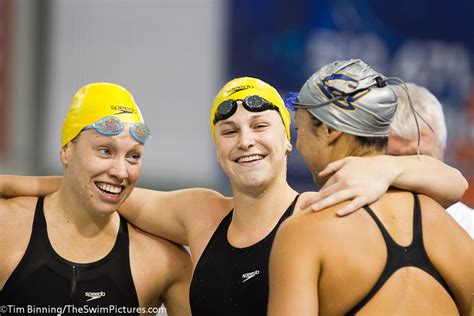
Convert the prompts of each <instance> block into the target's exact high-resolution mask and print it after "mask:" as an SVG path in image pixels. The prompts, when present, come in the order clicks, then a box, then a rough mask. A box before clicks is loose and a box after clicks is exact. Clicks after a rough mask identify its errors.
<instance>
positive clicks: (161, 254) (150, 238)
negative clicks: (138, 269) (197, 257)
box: [128, 224, 190, 267]
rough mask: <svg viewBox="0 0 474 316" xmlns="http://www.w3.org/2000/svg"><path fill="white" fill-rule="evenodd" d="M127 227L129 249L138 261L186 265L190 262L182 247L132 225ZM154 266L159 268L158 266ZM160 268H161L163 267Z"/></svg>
mask: <svg viewBox="0 0 474 316" xmlns="http://www.w3.org/2000/svg"><path fill="white" fill-rule="evenodd" d="M128 227H129V232H130V233H129V236H130V237H129V238H130V244H131V248H132V249H134V254H136V255H137V256H139V258H140V259H139V260H140V261H143V262H155V263H156V262H162V263H163V262H166V263H168V262H169V261H170V260H171V261H173V262H175V263H178V262H179V261H182V262H183V263H184V264H187V263H188V260H190V259H189V254H188V252H187V251H186V249H185V248H184V247H183V246H181V245H178V244H175V243H173V242H170V241H168V240H166V239H163V238H161V237H158V236H155V235H152V234H149V233H147V232H144V231H143V230H141V229H139V228H137V227H135V226H133V225H132V224H129V226H128ZM132 255H133V254H132ZM154 265H155V266H157V267H158V266H160V265H159V264H154ZM161 266H162V267H163V265H161Z"/></svg>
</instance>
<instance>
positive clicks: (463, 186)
mask: <svg viewBox="0 0 474 316" xmlns="http://www.w3.org/2000/svg"><path fill="white" fill-rule="evenodd" d="M385 157H386V159H388V160H389V165H391V166H393V167H394V168H395V169H396V170H398V176H397V177H396V178H395V180H394V181H393V183H392V186H394V187H397V188H400V189H404V190H410V191H415V192H418V193H422V194H425V195H428V196H430V197H431V198H433V199H434V200H436V201H437V202H438V203H439V204H441V205H442V206H444V207H448V206H450V205H451V204H453V203H455V202H457V201H459V200H460V199H461V198H462V196H463V195H464V193H465V192H466V190H467V187H468V184H467V181H466V179H465V178H464V177H463V175H462V174H461V173H460V172H459V170H457V169H455V168H453V167H450V166H448V165H447V164H445V163H443V162H441V161H439V160H437V159H435V158H432V157H430V156H424V155H421V156H419V157H417V156H398V157H393V156H385Z"/></svg>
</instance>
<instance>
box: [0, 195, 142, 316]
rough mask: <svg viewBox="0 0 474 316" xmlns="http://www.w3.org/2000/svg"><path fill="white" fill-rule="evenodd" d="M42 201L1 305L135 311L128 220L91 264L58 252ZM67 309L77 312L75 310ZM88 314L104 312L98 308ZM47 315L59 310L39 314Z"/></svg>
mask: <svg viewBox="0 0 474 316" xmlns="http://www.w3.org/2000/svg"><path fill="white" fill-rule="evenodd" d="M43 200H44V199H43V198H42V197H41V198H39V199H38V202H37V204H36V210H35V215H34V220H33V229H32V233H31V237H30V241H29V244H28V248H27V249H26V252H25V254H24V256H23V258H22V259H21V261H20V263H19V264H18V266H17V267H16V269H15V270H14V271H13V273H12V274H11V275H10V277H9V279H8V280H7V282H6V284H5V286H4V287H3V290H2V291H1V292H0V305H8V304H11V305H15V306H16V307H21V306H22V307H25V308H27V307H28V306H36V307H42V306H43V307H48V306H49V307H63V306H66V305H74V307H84V306H86V305H87V306H89V307H90V308H92V307H104V306H105V307H107V308H109V306H110V305H112V306H115V307H116V308H117V309H118V308H122V310H124V311H130V313H132V312H133V313H136V310H132V309H131V308H132V307H133V308H137V307H138V306H139V305H138V297H137V293H136V290H135V286H134V283H133V279H132V273H131V270H130V260H129V238H128V226H127V222H126V220H125V219H123V218H122V217H121V218H120V228H119V231H118V234H117V239H116V241H115V244H114V246H113V248H112V250H111V251H110V252H109V253H108V254H107V255H106V256H105V257H104V258H102V259H100V260H98V261H96V262H93V263H87V264H81V263H73V262H70V261H67V260H65V259H63V258H62V257H60V256H59V255H58V254H57V253H56V252H55V251H54V249H53V247H52V246H51V243H50V242H49V239H48V233H47V229H46V220H45V217H44V212H43ZM91 246H92V245H91ZM127 308H129V309H127ZM25 311H26V310H25ZM65 312H66V314H74V310H72V309H69V310H65ZM25 313H26V312H25ZM76 313H78V312H77V310H76ZM89 313H91V314H94V315H98V314H101V313H100V312H99V311H97V310H96V311H95V312H89ZM130 313H125V314H130ZM44 314H46V315H47V314H54V315H56V313H55V312H52V313H49V312H47V313H41V315H44ZM102 314H104V315H114V314H122V315H124V313H120V312H114V310H113V309H112V310H107V311H105V310H103V311H102Z"/></svg>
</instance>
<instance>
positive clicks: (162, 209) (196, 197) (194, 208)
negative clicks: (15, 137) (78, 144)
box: [0, 176, 232, 245]
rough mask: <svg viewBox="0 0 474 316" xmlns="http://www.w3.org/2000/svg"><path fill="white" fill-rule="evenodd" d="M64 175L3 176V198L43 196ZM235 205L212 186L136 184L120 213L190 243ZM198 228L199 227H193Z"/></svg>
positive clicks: (148, 229)
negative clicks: (165, 188)
mask: <svg viewBox="0 0 474 316" xmlns="http://www.w3.org/2000/svg"><path fill="white" fill-rule="evenodd" d="M61 181H62V177H58V176H49V177H28V176H0V198H12V197H18V196H44V195H48V194H50V193H53V192H55V191H57V190H58V189H59V187H60V186H61ZM231 208H232V199H230V198H226V197H224V196H223V195H222V194H220V193H219V192H216V191H214V190H209V189H201V188H193V189H184V190H176V191H169V192H164V191H156V190H149V189H142V188H134V189H133V191H132V193H131V194H130V196H129V197H128V198H127V199H126V200H125V202H124V203H123V204H122V205H121V206H120V207H119V210H118V211H119V213H120V214H121V215H123V216H124V217H125V218H126V219H127V220H128V221H129V222H130V223H132V224H134V225H135V226H137V227H138V228H140V229H142V230H144V231H146V232H148V233H150V234H153V235H156V236H159V237H162V238H165V239H168V240H170V241H173V242H176V243H179V244H182V245H189V241H188V240H189V237H190V236H189V235H190V233H191V234H193V233H196V230H198V229H197V228H199V227H200V225H203V227H204V226H206V227H207V226H209V225H210V223H213V222H215V221H216V218H217V219H221V217H223V216H222V214H223V213H222V211H229V210H230V209H231ZM192 228H196V229H192Z"/></svg>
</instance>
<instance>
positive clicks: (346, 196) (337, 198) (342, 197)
mask: <svg viewBox="0 0 474 316" xmlns="http://www.w3.org/2000/svg"><path fill="white" fill-rule="evenodd" d="M355 196H357V194H356V192H355V190H342V191H337V192H335V193H333V194H331V195H329V196H328V197H326V198H324V199H322V200H321V201H319V202H317V203H315V204H313V205H311V210H313V211H315V212H317V211H320V210H323V209H326V208H328V207H330V206H333V205H335V204H338V203H341V202H344V201H347V200H350V199H352V198H354V197H355Z"/></svg>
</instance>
